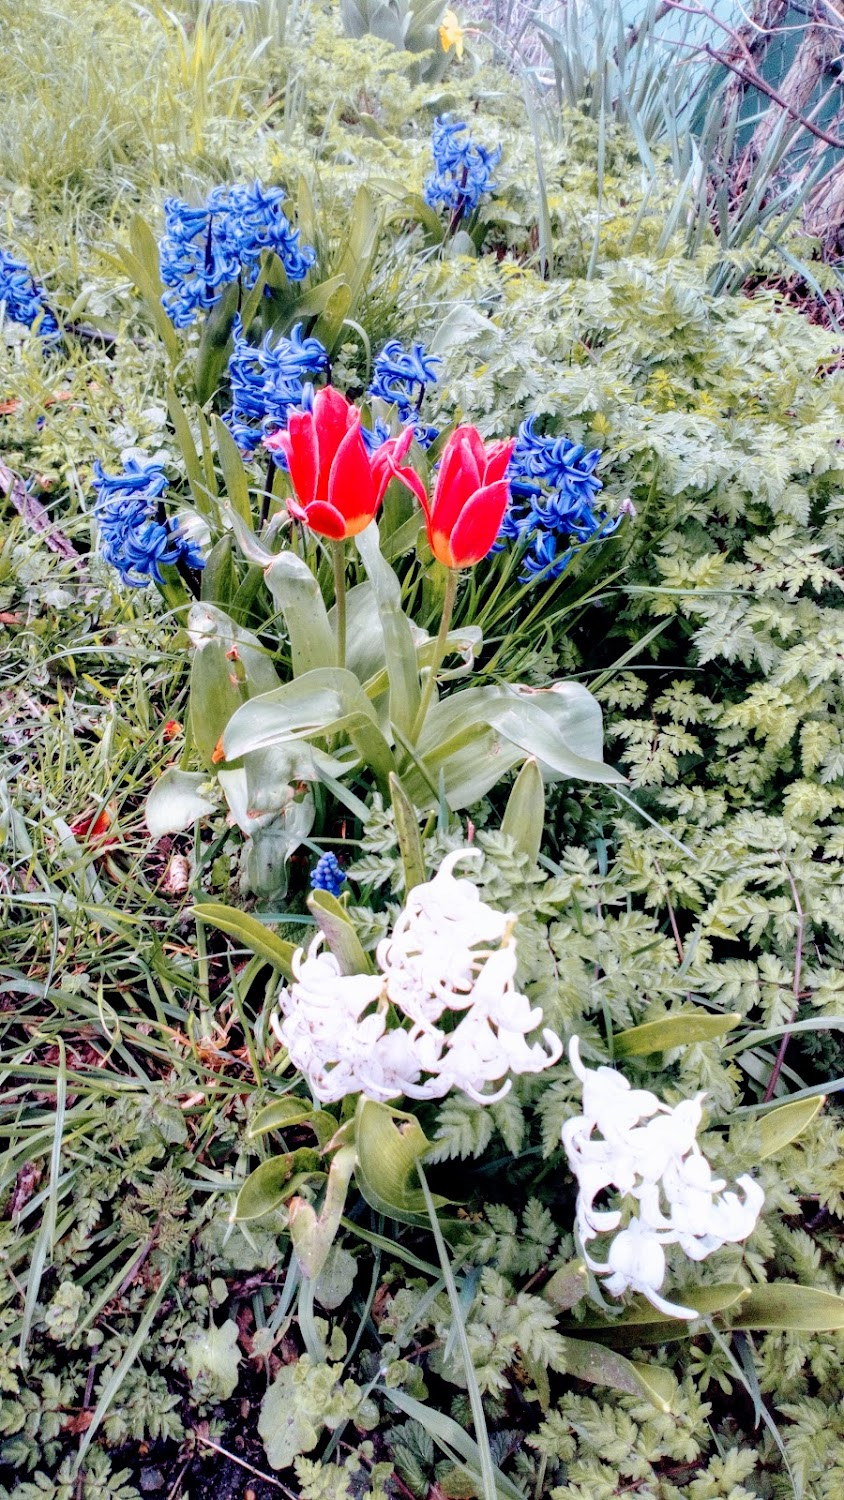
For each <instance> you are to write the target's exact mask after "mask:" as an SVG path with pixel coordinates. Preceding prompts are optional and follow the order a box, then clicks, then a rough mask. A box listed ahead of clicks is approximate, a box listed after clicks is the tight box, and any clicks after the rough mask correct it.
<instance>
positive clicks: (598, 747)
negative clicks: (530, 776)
mask: <svg viewBox="0 0 844 1500" xmlns="http://www.w3.org/2000/svg"><path fill="white" fill-rule="evenodd" d="M508 697H509V698H510V702H508V703H501V704H499V705H498V706H497V707H491V709H490V713H489V718H488V723H489V724H490V725H491V726H492V728H493V729H497V730H498V731H499V732H500V733H501V734H503V735H504V736H505V738H506V739H508V740H509V741H510V743H511V744H513V745H517V746H518V747H519V749H520V750H523V751H524V753H525V754H526V755H535V756H536V758H537V760H538V761H540V762H541V764H542V769H543V771H544V772H545V773H546V774H547V775H549V776H552V777H553V778H554V779H556V778H559V777H565V778H567V779H568V778H573V779H574V780H579V781H597V782H602V783H605V784H607V785H609V784H612V783H613V782H623V781H624V777H623V776H622V775H621V773H620V771H616V770H615V769H614V768H613V767H612V766H608V765H607V764H606V762H605V761H603V760H602V759H601V755H602V733H601V710H600V706H599V704H598V703H597V701H596V700H595V699H594V698H593V697H592V694H591V693H590V692H589V691H588V689H587V688H584V687H582V686H581V685H580V683H577V682H567V683H562V682H560V683H556V684H555V687H554V688H553V689H547V690H545V689H537V690H535V691H533V692H532V693H531V694H530V696H528V695H527V694H525V692H524V690H522V691H521V692H519V691H518V689H511V690H510V693H509V694H508ZM514 698H515V699H516V700H517V701H515V702H514V701H513V699H514Z"/></svg>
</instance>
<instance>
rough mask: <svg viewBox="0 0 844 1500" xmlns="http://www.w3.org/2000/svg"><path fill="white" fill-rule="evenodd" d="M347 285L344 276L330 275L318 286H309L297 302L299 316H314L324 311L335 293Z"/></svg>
mask: <svg viewBox="0 0 844 1500" xmlns="http://www.w3.org/2000/svg"><path fill="white" fill-rule="evenodd" d="M344 285H345V282H344V279H343V277H342V276H330V277H329V278H328V280H327V281H321V282H319V284H318V285H317V286H313V287H309V289H308V291H307V292H305V293H304V294H303V295H302V296H301V297H299V298H298V300H297V302H296V316H297V318H313V317H316V316H317V314H318V313H321V312H323V311H324V309H325V307H326V306H327V304H328V303H329V302H330V301H331V298H332V297H333V296H334V293H335V292H337V291H339V290H340V289H341V288H342V287H343V286H344Z"/></svg>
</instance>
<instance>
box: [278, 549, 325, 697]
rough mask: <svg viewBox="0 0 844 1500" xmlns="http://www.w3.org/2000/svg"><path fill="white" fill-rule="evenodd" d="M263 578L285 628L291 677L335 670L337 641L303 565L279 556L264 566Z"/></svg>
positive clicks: (285, 555)
mask: <svg viewBox="0 0 844 1500" xmlns="http://www.w3.org/2000/svg"><path fill="white" fill-rule="evenodd" d="M264 578H265V581H266V584H267V588H268V589H269V591H270V593H271V594H272V596H273V598H274V599H275V601H276V603H277V605H278V607H279V609H280V610H281V613H282V614H283V616H284V623H285V625H286V626H287V634H288V636H289V637H290V652H291V657H292V661H293V675H294V676H295V677H302V676H303V675H304V674H305V672H312V671H314V670H315V669H317V668H319V667H336V666H337V640H336V637H335V634H334V631H333V630H332V628H331V625H330V623H329V619H328V611H327V610H326V608H325V604H324V602H323V597H322V592H321V590H320V586H319V584H318V583H317V581H316V579H315V578H314V575H313V573H312V572H311V570H310V568H309V567H308V565H307V563H306V562H304V561H303V560H302V558H301V557H297V555H296V553H295V552H279V553H278V554H276V556H274V557H273V559H272V561H271V562H270V563H268V565H267V567H266V569H265V572H264Z"/></svg>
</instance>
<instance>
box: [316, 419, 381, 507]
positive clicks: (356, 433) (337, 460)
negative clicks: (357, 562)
mask: <svg viewBox="0 0 844 1500" xmlns="http://www.w3.org/2000/svg"><path fill="white" fill-rule="evenodd" d="M378 498H379V497H378V496H377V495H376V490H375V482H374V480H373V477H372V468H371V465H370V459H369V454H368V453H367V451H366V448H365V447H364V442H363V438H362V436H361V430H360V419H358V420H357V421H356V422H355V424H354V426H353V427H351V428H350V429H349V431H348V432H347V433H346V435H345V437H344V438H343V441H342V442H341V444H340V446H339V448H338V449H337V452H336V454H335V457H334V462H333V464H332V465H331V472H330V474H329V476H328V504H329V506H331V507H332V508H333V509H334V510H335V511H337V512H338V513H339V514H340V515H342V516H343V518H344V520H345V523H346V530H345V532H344V535H345V536H356V535H357V533H358V532H359V531H363V528H364V526H368V525H369V523H370V521H371V520H372V517H373V516H374V515H375V512H376V510H377V509H378Z"/></svg>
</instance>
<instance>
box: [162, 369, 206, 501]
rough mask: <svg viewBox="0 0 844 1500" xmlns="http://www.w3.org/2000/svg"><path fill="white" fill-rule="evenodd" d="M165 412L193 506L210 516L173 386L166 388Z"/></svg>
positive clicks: (190, 437)
mask: <svg viewBox="0 0 844 1500" xmlns="http://www.w3.org/2000/svg"><path fill="white" fill-rule="evenodd" d="M167 410H168V412H169V414H170V421H171V422H172V423H173V430H174V432H175V434H176V441H177V442H178V444H179V451H180V452H181V455H182V459H183V461H184V465H185V473H186V474H187V476H188V484H189V485H190V492H191V495H192V496H193V502H194V505H195V506H196V508H197V510H198V511H199V512H200V514H201V515H203V516H207V515H209V514H210V506H209V503H208V488H207V485H206V483H205V474H204V472H203V467H202V460H201V458H200V456H199V454H198V452H197V449H196V443H195V441H194V437H193V433H192V432H191V430H190V422H189V421H188V417H187V413H186V411H185V409H184V407H183V406H182V403H181V401H180V400H179V397H178V394H177V392H176V387H175V385H173V384H170V385H168V387H167Z"/></svg>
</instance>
